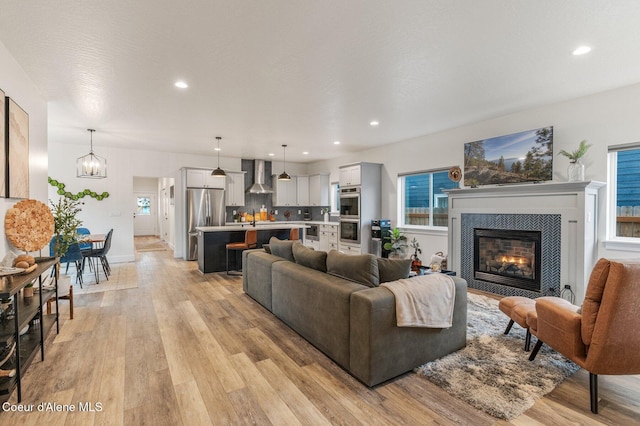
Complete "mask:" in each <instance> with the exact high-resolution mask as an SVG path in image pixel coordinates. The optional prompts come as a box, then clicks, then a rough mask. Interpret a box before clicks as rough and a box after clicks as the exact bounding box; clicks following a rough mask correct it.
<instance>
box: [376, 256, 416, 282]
mask: <svg viewBox="0 0 640 426" xmlns="http://www.w3.org/2000/svg"><path fill="white" fill-rule="evenodd" d="M377 262H378V275H379V276H380V284H382V283H388V282H390V281H395V280H400V279H403V278H409V273H410V272H411V259H386V258H382V257H379V258H378V259H377Z"/></svg>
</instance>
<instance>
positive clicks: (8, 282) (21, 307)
mask: <svg viewBox="0 0 640 426" xmlns="http://www.w3.org/2000/svg"><path fill="white" fill-rule="evenodd" d="M58 261H59V259H58V258H43V259H37V260H36V263H37V267H36V269H35V270H34V271H32V272H30V273H28V274H24V275H11V276H8V277H3V278H2V283H1V284H0V299H9V298H13V302H12V304H13V321H11V320H6V321H4V322H0V347H5V346H7V345H8V346H10V347H11V346H13V345H14V344H15V352H14V353H15V356H14V357H13V359H15V363H14V365H13V366H11V365H9V363H7V364H5V366H4V368H3V369H7V368H9V369H11V368H15V370H16V374H15V376H14V377H6V376H5V377H0V401H6V400H7V399H9V396H10V395H11V392H13V390H14V389H15V388H16V387H17V388H18V395H17V396H18V402H20V401H21V400H22V386H21V378H22V375H23V374H24V371H25V370H26V369H27V368H28V366H29V364H31V361H32V360H33V358H34V357H35V355H36V353H37V352H38V348H40V359H41V360H43V361H44V339H45V337H46V336H47V335H48V334H49V332H50V331H51V329H52V328H53V325H54V324H55V325H56V333H59V332H60V323H59V321H58V280H57V277H55V274H54V278H53V287H52V288H50V289H43V283H44V282H45V278H46V277H47V274H50V272H51V270H52V268H54V267H55V265H56V264H57V263H58ZM43 276H44V277H45V278H43ZM36 281H37V283H38V291H37V292H34V295H33V297H28V298H25V297H24V296H23V293H24V291H22V290H23V289H24V288H25V287H26V286H27V285H29V284H31V283H34V285H35V282H36ZM51 299H55V302H56V312H55V314H51V315H44V312H43V306H44V305H46V303H47V301H48V300H51ZM27 326H29V328H28V330H27V331H26V332H25V333H24V334H22V335H20V331H21V330H23V329H25V327H27Z"/></svg>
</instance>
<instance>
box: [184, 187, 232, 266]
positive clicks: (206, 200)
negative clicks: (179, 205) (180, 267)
mask: <svg viewBox="0 0 640 426" xmlns="http://www.w3.org/2000/svg"><path fill="white" fill-rule="evenodd" d="M225 216H226V209H225V204H224V189H210V188H187V260H196V259H198V233H197V231H196V226H222V225H224V222H225Z"/></svg>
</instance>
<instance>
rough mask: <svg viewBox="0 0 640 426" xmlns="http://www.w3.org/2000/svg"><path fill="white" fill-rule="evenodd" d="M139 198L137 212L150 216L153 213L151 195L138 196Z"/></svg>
mask: <svg viewBox="0 0 640 426" xmlns="http://www.w3.org/2000/svg"><path fill="white" fill-rule="evenodd" d="M137 198H138V203H137V204H138V210H137V212H136V214H138V215H140V216H149V215H150V214H151V198H149V197H137Z"/></svg>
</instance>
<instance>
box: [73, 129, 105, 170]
mask: <svg viewBox="0 0 640 426" xmlns="http://www.w3.org/2000/svg"><path fill="white" fill-rule="evenodd" d="M87 131H89V132H90V133H91V150H90V151H89V153H88V154H87V155H83V156H82V157H80V158H78V159H77V160H76V177H79V178H90V179H104V178H106V177H107V159H106V158H104V157H100V156H99V155H95V154H94V153H93V132H95V130H94V129H87Z"/></svg>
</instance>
